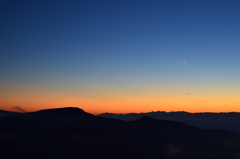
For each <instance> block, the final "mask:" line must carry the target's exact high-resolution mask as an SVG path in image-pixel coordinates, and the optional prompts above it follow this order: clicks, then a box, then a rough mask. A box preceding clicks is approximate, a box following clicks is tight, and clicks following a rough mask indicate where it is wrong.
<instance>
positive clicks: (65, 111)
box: [35, 107, 93, 116]
mask: <svg viewBox="0 0 240 159" xmlns="http://www.w3.org/2000/svg"><path fill="white" fill-rule="evenodd" d="M35 113H38V114H39V113H40V114H49V115H90V116H93V115H92V114H89V113H86V112H85V111H84V110H82V109H80V108H78V107H65V108H56V109H45V110H39V111H37V112H35Z"/></svg>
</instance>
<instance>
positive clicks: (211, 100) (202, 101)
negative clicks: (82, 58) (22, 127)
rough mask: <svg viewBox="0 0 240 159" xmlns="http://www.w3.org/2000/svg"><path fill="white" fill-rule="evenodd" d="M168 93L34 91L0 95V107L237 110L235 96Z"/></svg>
mask: <svg viewBox="0 0 240 159" xmlns="http://www.w3.org/2000/svg"><path fill="white" fill-rule="evenodd" d="M172 94H173V95H170V93H166V94H165V95H164V94H157V95H153V94H151V95H145V96H144V95H135V96H123V95H122V96H120V95H119V96H113V95H112V96H106V97H77V96H66V95H64V94H58V95H53V94H51V95H50V94H45V95H39V94H34V93H33V94H31V95H29V94H21V95H15V96H9V95H5V96H4V95H2V96H1V97H2V98H1V99H0V109H3V110H8V111H16V110H14V109H13V108H12V107H13V106H19V107H21V108H22V109H24V110H25V111H26V112H33V111H38V110H42V109H50V108H61V107H79V108H81V109H83V110H84V111H86V112H88V113H91V114H94V115H97V114H100V113H105V112H108V113H123V114H124V113H141V112H151V111H166V112H170V111H187V112H192V113H195V112H232V111H235V112H240V107H239V105H240V99H239V98H238V95H233V94H229V95H224V96H223V95H221V94H215V95H214V96H213V95H208V94H206V95H201V94H196V95H194V94H192V95H190V94H186V95H185V94H176V93H175V94H174V93H172ZM10 97H11V98H10Z"/></svg>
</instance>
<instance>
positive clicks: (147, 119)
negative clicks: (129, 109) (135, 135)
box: [135, 115, 156, 122]
mask: <svg viewBox="0 0 240 159" xmlns="http://www.w3.org/2000/svg"><path fill="white" fill-rule="evenodd" d="M155 120H156V119H153V118H151V117H149V116H146V115H145V116H143V117H141V118H139V119H137V120H135V122H136V121H149V122H150V121H155Z"/></svg>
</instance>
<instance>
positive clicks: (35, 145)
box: [0, 108, 240, 159]
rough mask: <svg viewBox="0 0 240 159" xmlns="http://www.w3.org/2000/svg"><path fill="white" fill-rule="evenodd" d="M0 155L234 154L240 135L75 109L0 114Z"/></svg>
mask: <svg viewBox="0 0 240 159" xmlns="http://www.w3.org/2000/svg"><path fill="white" fill-rule="evenodd" d="M0 125H1V127H0V156H1V155H3V156H6V157H8V158H10V159H15V158H24V159H32V158H34V159H40V158H47V159H48V158H49V159H50V158H58V159H65V158H71V159H75V158H76V159H77V158H88V159H95V158H100V159H102V158H104V159H112V158H119V159H120V158H125V159H128V158H131V159H135V158H139V159H143V158H150V159H152V158H154V159H155V158H163V159H170V158H171V159H172V158H176V159H181V158H196V159H197V158H204V159H205V158H229V159H231V158H236V157H238V155H240V154H239V146H240V135H239V134H235V133H232V132H229V131H226V130H205V129H201V128H197V127H194V126H189V125H187V124H183V123H180V122H176V121H168V120H160V119H153V118H151V117H147V116H144V117H142V118H140V119H138V120H135V121H122V120H117V119H111V118H105V117H98V116H94V115H91V114H89V113H86V112H84V111H83V110H81V109H78V108H60V109H48V110H42V111H38V112H33V113H19V114H15V115H10V116H4V117H1V118H0Z"/></svg>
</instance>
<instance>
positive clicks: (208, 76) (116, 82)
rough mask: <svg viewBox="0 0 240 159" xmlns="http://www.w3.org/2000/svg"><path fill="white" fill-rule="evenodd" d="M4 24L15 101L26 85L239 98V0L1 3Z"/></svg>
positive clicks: (5, 68)
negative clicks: (226, 93)
mask: <svg viewBox="0 0 240 159" xmlns="http://www.w3.org/2000/svg"><path fill="white" fill-rule="evenodd" d="M0 24H1V25H0V43H1V47H0V74H1V79H0V88H1V89H2V92H11V91H12V95H13V94H14V95H13V98H14V97H15V96H18V94H21V91H22V89H25V90H26V92H25V93H26V96H27V94H28V93H29V92H31V91H34V92H39V94H41V93H42V91H43V90H45V91H46V92H52V93H53V94H54V92H64V91H65V94H66V95H68V96H72V95H74V96H76V97H91V98H95V97H98V98H100V97H101V96H102V93H99V92H101V91H102V90H104V91H106V92H108V93H106V94H105V97H106V98H107V97H108V95H111V94H112V92H115V93H116V92H122V93H123V94H124V92H125V93H126V94H128V93H129V92H131V93H129V95H133V96H134V92H141V91H143V92H144V91H146V90H147V91H153V92H155V93H156V92H158V93H159V92H161V93H164V91H168V90H171V91H172V92H176V91H177V92H179V93H180V92H182V93H188V92H190V93H193V94H194V91H195V92H200V89H203V88H204V87H206V90H205V92H209V90H210V91H211V90H215V89H216V88H218V89H219V87H221V88H224V89H222V90H228V91H229V92H231V93H232V94H234V95H236V94H237V95H240V92H239V91H238V89H239V88H240V86H239V77H240V71H239V68H240V62H239V60H240V52H239V50H240V31H239V28H240V1H237V0H198V1H197V0H194V1H193V0H188V1H186V0H158V1H157V0H156V1H149V0H146V1H141V0H136V1H133V0H128V1H124V0H109V1H105V0H101V1H91V0H86V1H80V0H79V1H53V0H52V1H51V0H48V1H42V0H38V1H36V0H25V1H24V0H23V1H17V0H2V1H1V2H0ZM184 61H185V63H184ZM211 86H212V87H213V88H211ZM26 88H28V89H26ZM20 90H21V91H20ZM28 91H29V92H28ZM13 92H14V93H13ZM96 92H97V93H96ZM203 92H204V91H203ZM161 93H160V94H161ZM2 94H3V95H2V98H5V96H6V95H5V96H4V94H5V93H2ZM29 94H31V93H29ZM103 94H104V93H103ZM116 94H118V93H116ZM195 94H196V93H195ZM222 95H224V94H222ZM196 98H197V97H196ZM199 98H200V97H199ZM19 102H20V101H19ZM6 103H8V102H7V101H6V102H5V103H2V104H1V103H0V104H1V105H2V106H3V105H4V104H5V105H8V104H6ZM16 104H17V101H16ZM79 105H81V102H79ZM22 107H24V104H22ZM177 109H181V107H178V108H177ZM203 111H204V110H203Z"/></svg>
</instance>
